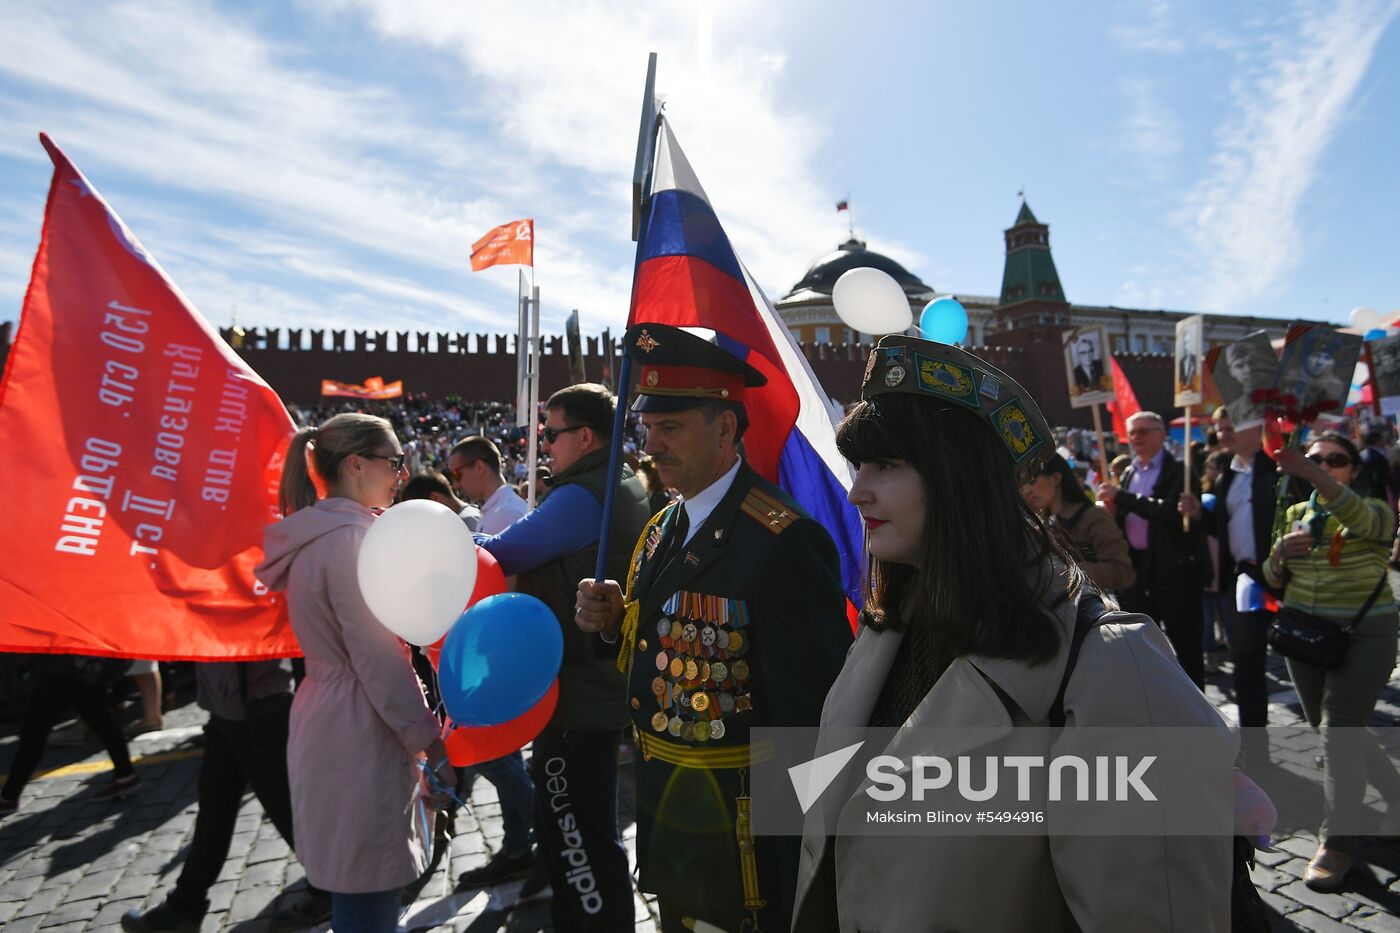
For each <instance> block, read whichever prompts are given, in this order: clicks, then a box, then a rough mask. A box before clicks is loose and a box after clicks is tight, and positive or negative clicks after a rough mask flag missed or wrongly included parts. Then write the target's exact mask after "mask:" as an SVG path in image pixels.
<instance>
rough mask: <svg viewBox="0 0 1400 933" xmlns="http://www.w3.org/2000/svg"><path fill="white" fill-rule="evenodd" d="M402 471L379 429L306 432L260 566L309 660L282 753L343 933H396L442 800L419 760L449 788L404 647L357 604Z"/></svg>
mask: <svg viewBox="0 0 1400 933" xmlns="http://www.w3.org/2000/svg"><path fill="white" fill-rule="evenodd" d="M308 461H309V462H311V463H312V464H313V465H314V469H315V472H316V474H317V475H318V477H319V479H320V480H321V481H322V482H323V484H324V489H325V493H326V497H325V498H318V495H317V489H316V485H315V484H313V482H312V479H311V476H310V475H309V472H308V468H307V465H308ZM402 471H403V450H402V448H401V447H400V446H399V441H398V439H397V438H396V437H395V436H394V432H393V430H392V429H391V428H390V426H389V422H387V421H385V420H384V419H382V418H375V417H371V416H369V415H360V414H343V415H336V416H335V417H334V418H331V419H330V420H329V421H327V422H326V423H325V424H323V425H321V426H320V428H304V429H302V430H301V431H299V432H298V433H297V435H296V437H295V438H293V439H292V444H291V448H290V449H289V451H288V454H287V465H286V468H285V470H284V472H283V474H282V485H281V489H280V495H281V504H282V513H283V515H285V516H286V517H285V518H284V519H282V521H280V522H278V523H277V524H275V525H272V526H270V527H269V528H268V529H267V531H266V532H265V534H264V537H263V549H264V551H265V552H266V558H265V559H264V560H263V562H262V564H260V565H259V566H258V568H257V576H258V579H259V580H261V581H262V582H263V583H265V584H266V585H267V586H268V587H269V588H270V589H273V590H286V591H287V607H288V610H289V612H290V614H291V620H292V629H293V630H294V631H295V632H296V636H297V640H298V641H299V642H300V643H301V649H302V652H303V653H304V654H305V655H306V680H305V682H304V683H303V684H302V685H301V688H300V689H299V690H297V694H296V701H295V702H294V703H293V704H292V717H291V731H290V736H289V738H288V742H287V771H288V777H289V778H290V781H291V790H292V824H293V827H294V832H295V837H296V847H297V857H298V858H299V859H300V860H301V863H302V865H303V866H305V868H306V877H307V880H308V881H310V882H311V883H312V884H314V885H316V886H317V887H319V888H322V889H323V890H327V891H330V892H332V904H333V908H332V909H333V915H332V920H331V922H332V926H333V927H334V929H335V930H336V933H356V931H367V933H368V931H389V930H393V929H394V928H395V925H396V924H397V920H398V914H399V892H400V889H401V888H403V887H404V886H405V885H407V884H408V883H410V882H412V881H413V880H414V879H416V878H417V877H418V876H419V875H420V874H421V873H422V871H423V869H424V868H425V867H426V865H427V854H428V840H429V826H430V825H431V823H430V821H429V818H430V811H429V810H428V807H429V806H432V805H434V804H436V803H439V802H440V801H439V800H437V799H436V798H429V799H426V800H425V797H424V790H423V788H422V783H421V781H420V776H421V771H420V766H419V761H420V759H421V758H422V756H423V755H424V754H425V753H426V755H427V760H428V762H429V764H430V767H431V768H432V769H433V771H434V773H436V775H437V777H438V780H439V781H440V782H441V783H442V785H443V786H444V787H452V786H455V783H456V778H455V774H454V772H453V770H452V768H451V766H450V765H449V764H448V762H447V752H446V749H444V748H443V744H442V740H441V739H440V738H439V737H438V721H437V719H436V718H435V717H434V716H433V714H432V713H431V712H430V711H429V709H428V705H427V703H426V702H425V701H424V699H423V690H422V686H421V685H420V684H419V682H418V678H417V676H416V675H415V674H414V672H413V667H412V664H411V663H410V661H409V656H408V652H407V649H406V648H405V646H404V645H403V644H402V643H401V642H400V641H399V640H398V639H397V638H396V637H395V636H394V635H393V634H392V633H391V632H390V631H389V630H388V629H386V628H385V627H384V626H383V625H381V624H380V623H379V620H378V619H376V618H375V617H374V615H373V614H372V613H371V612H370V610H369V607H368V606H366V605H365V601H364V597H363V596H361V595H360V584H359V579H358V576H357V568H356V562H357V559H358V556H359V550H360V542H361V540H363V538H364V536H365V532H366V531H367V530H369V526H370V523H372V522H373V521H374V518H375V513H374V512H373V511H371V509H376V508H384V507H387V506H389V505H390V504H391V503H392V502H393V501H394V493H395V491H396V490H397V489H398V486H399V481H400V478H401V476H402Z"/></svg>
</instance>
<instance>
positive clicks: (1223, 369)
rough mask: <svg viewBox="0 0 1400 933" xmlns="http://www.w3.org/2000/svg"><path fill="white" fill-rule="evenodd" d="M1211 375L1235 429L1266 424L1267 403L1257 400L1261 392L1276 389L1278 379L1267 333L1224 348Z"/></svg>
mask: <svg viewBox="0 0 1400 933" xmlns="http://www.w3.org/2000/svg"><path fill="white" fill-rule="evenodd" d="M1211 375H1212V376H1213V377H1214V378H1215V387H1216V388H1217V389H1218V390H1219V392H1220V400H1221V401H1222V402H1224V403H1225V408H1226V410H1227V411H1228V412H1229V413H1230V420H1231V421H1233V422H1234V424H1235V428H1236V429H1239V428H1248V427H1253V426H1254V425H1256V424H1263V422H1264V404H1265V403H1264V402H1263V401H1262V400H1256V399H1255V398H1254V396H1255V393H1257V392H1259V391H1260V390H1261V389H1271V388H1273V387H1274V378H1275V377H1276V376H1277V375H1278V357H1277V356H1275V355H1274V348H1273V344H1271V343H1270V342H1269V335H1268V334H1267V333H1265V332H1264V331H1262V330H1259V331H1255V332H1254V333H1252V334H1250V335H1248V336H1247V337H1244V338H1242V339H1240V340H1236V341H1234V342H1233V343H1227V344H1225V346H1224V347H1223V348H1222V349H1221V351H1220V355H1219V356H1218V357H1217V358H1216V360H1215V365H1214V367H1212V368H1211Z"/></svg>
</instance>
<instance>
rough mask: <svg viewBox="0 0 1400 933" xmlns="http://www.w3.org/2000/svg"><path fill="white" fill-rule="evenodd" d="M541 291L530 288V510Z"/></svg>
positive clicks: (536, 431)
mask: <svg viewBox="0 0 1400 933" xmlns="http://www.w3.org/2000/svg"><path fill="white" fill-rule="evenodd" d="M530 275H531V278H533V277H534V267H533V266H532V267H531V270H530ZM540 349H541V347H540V289H539V286H537V285H532V286H530V372H529V375H528V376H527V378H528V379H529V381H530V391H529V402H528V403H527V406H526V409H527V410H526V414H527V416H528V417H529V419H530V421H529V427H528V428H527V429H526V431H527V433H526V435H525V438H526V445H527V446H526V451H527V452H526V455H525V468H526V470H528V471H529V476H528V479H527V482H528V483H529V485H528V486H526V490H527V492H528V495H527V496H526V501H527V502H528V503H529V505H530V508H532V509H533V508H534V507H535V473H536V472H537V470H536V468H537V466H538V464H539V450H540V432H539V427H540V425H539V421H540V419H539V414H538V410H539V407H540Z"/></svg>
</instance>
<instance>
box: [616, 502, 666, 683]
mask: <svg viewBox="0 0 1400 933" xmlns="http://www.w3.org/2000/svg"><path fill="white" fill-rule="evenodd" d="M665 514H666V509H662V510H661V511H660V512H657V513H656V514H655V515H653V516H652V517H651V521H649V522H647V524H646V527H645V528H643V529H642V533H641V535H639V536H638V538H637V544H636V546H634V547H633V548H632V561H631V563H630V564H628V570H627V604H626V612H625V614H624V615H623V617H622V638H621V639H619V641H620V646H619V647H618V650H617V669H618V670H619V671H621V672H622V673H624V674H627V675H629V676H630V675H631V673H632V650H633V647H634V646H635V645H636V644H637V624H638V622H640V620H641V614H642V607H641V606H640V605H639V604H638V602H637V600H636V598H635V597H633V596H632V584H633V583H634V582H636V580H637V572H638V571H639V570H641V569H642V548H644V547H646V545H647V535H649V534H651V529H652V528H653V527H654V526H655V525H658V524H660V522H661V516H663V515H665Z"/></svg>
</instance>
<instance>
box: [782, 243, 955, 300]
mask: <svg viewBox="0 0 1400 933" xmlns="http://www.w3.org/2000/svg"><path fill="white" fill-rule="evenodd" d="M860 268H871V269H879V270H880V271H881V272H886V273H888V274H889V276H890V277H891V278H892V279H894V280H895V281H896V282H898V283H899V285H900V287H901V288H903V289H904V291H905V293H906V294H911V295H924V294H928V293H931V292H932V291H933V289H931V288H929V287H928V286H927V285H925V284H924V283H923V281H922V280H921V279H920V278H919V277H918V276H917V275H915V274H914V273H912V272H910V271H909V270H908V269H906V268H904V267H903V266H901V265H900V264H899V263H897V262H895V261H894V260H893V259H891V258H890V257H888V256H886V255H884V254H883V253H877V252H874V251H873V250H868V249H866V248H865V243H864V241H862V240H857V239H855V238H854V237H852V238H851V239H849V240H847V241H846V242H844V243H842V244H841V245H840V246H838V247H837V248H836V252H834V253H829V254H827V255H826V256H823V257H822V258H821V259H818V260H817V262H816V263H815V264H814V265H813V266H812V268H810V269H808V270H807V274H806V275H804V276H803V277H802V281H800V282H798V283H797V284H796V285H794V286H793V287H792V291H790V292H788V294H787V297H789V298H791V297H793V296H795V295H798V294H799V293H801V292H804V291H813V292H819V293H821V294H824V295H830V294H831V290H832V289H833V288H835V286H836V280H837V279H839V278H841V275H842V274H843V273H845V272H847V271H849V270H851V269H860Z"/></svg>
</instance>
